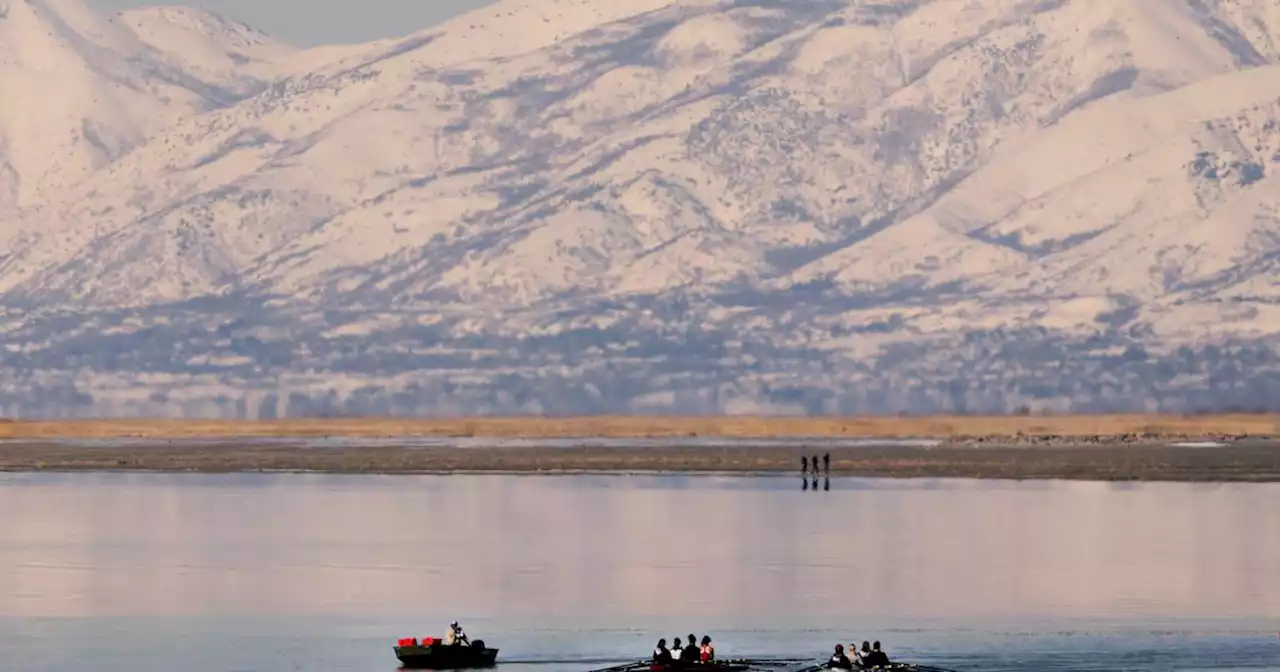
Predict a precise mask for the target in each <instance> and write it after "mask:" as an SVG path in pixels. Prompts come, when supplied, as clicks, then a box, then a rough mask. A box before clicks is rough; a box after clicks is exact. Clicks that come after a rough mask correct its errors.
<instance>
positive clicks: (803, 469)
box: [800, 455, 818, 476]
mask: <svg viewBox="0 0 1280 672" xmlns="http://www.w3.org/2000/svg"><path fill="white" fill-rule="evenodd" d="M813 468H814V469H817V468H818V465H816V464H815V465H813ZM800 473H801V474H802V475H804V476H808V475H809V456H808V455H801V456H800Z"/></svg>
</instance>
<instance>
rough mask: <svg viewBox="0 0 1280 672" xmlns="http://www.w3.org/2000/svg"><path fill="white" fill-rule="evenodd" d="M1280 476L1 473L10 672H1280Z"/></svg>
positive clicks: (2, 615)
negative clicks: (703, 667) (448, 652)
mask: <svg viewBox="0 0 1280 672" xmlns="http://www.w3.org/2000/svg"><path fill="white" fill-rule="evenodd" d="M1277 512H1280V486H1275V485H1224V486H1219V485H1182V484H1178V485H1174V484H1144V485H1119V484H1104V483H1063V482H1033V483H1022V484H1015V483H1008V482H998V481H868V480H857V479H835V480H833V481H832V482H831V490H830V491H819V492H812V491H808V492H806V491H802V490H801V488H800V481H799V478H798V477H793V478H764V477H761V478H720V477H708V476H669V477H660V476H630V477H626V476H617V477H611V476H565V477H551V476H539V477H520V476H446V477H410V476H391V477H365V476H304V475H236V476H199V475H159V474H156V475H140V474H131V475H124V474H120V475H112V474H92V475H71V476H56V475H0V516H3V519H2V521H0V522H2V523H3V524H0V570H2V571H0V670H32V671H41V672H43V671H46V670H48V671H53V670H95V671H102V672H117V671H119V672H124V671H126V670H128V671H129V672H141V671H150V670H157V671H159V670H164V671H166V672H176V671H178V670H182V671H190V670H210V671H211V672H217V671H237V672H238V671H244V672H249V671H255V672H276V671H283V670H333V671H344V670H361V671H365V670H367V671H387V672H389V671H390V670H394V669H396V667H397V662H396V660H395V658H394V656H393V654H392V652H391V647H392V644H393V643H394V641H395V639H396V638H398V637H407V636H417V637H422V636H424V635H437V636H438V635H440V634H443V631H444V628H445V625H446V624H447V623H448V621H449V620H450V619H451V618H457V619H459V620H460V621H462V623H463V625H464V626H465V627H466V628H467V630H468V632H469V634H471V636H472V637H473V638H476V637H479V638H483V639H485V641H486V642H488V643H489V644H490V645H496V646H498V647H500V648H501V650H502V651H501V653H500V656H499V659H500V660H506V661H523V662H511V663H509V664H506V665H502V666H501V667H500V668H499V670H516V671H526V670H528V671H535V670H536V671H546V672H556V671H559V670H564V671H569V672H585V671H586V670H590V669H592V668H598V667H603V666H605V665H606V664H609V663H611V662H615V661H616V662H623V661H627V660H634V659H637V658H640V657H643V656H645V655H647V653H648V651H649V650H650V649H651V648H652V646H653V643H654V642H655V641H656V640H657V638H658V637H665V638H667V639H668V640H670V639H671V638H672V637H673V636H675V635H687V634H688V633H690V632H694V633H697V634H698V635H699V636H701V635H702V634H703V633H709V634H711V635H712V636H713V637H714V638H715V640H716V643H717V651H718V652H719V654H720V656H721V657H736V656H750V655H770V656H805V655H812V656H815V657H816V656H825V654H826V653H827V652H829V651H830V648H831V646H832V645H834V644H835V643H836V642H838V641H840V642H844V643H846V644H848V642H850V641H851V640H857V641H859V642H860V641H861V640H863V639H879V640H881V641H882V642H884V643H885V645H886V648H887V649H888V651H889V653H890V654H891V655H894V656H895V657H896V658H901V659H904V660H909V661H912V662H922V663H930V664H935V665H942V666H945V667H949V668H953V669H956V670H992V671H995V670H1060V671H1067V670H1072V671H1075V670H1079V671H1088V670H1136V671H1146V670H1152V671H1155V670H1243V669H1250V670H1280V516H1278V515H1277Z"/></svg>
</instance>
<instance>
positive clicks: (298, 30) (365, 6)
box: [90, 0, 493, 46]
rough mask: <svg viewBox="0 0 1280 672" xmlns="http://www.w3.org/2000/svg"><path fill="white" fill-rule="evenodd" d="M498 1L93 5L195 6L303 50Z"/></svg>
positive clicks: (147, 0)
mask: <svg viewBox="0 0 1280 672" xmlns="http://www.w3.org/2000/svg"><path fill="white" fill-rule="evenodd" d="M492 1H493V0H90V2H91V4H94V5H96V6H98V7H100V8H103V9H108V10H115V9H123V8H126V7H137V6H140V5H157V4H164V5H191V6H196V7H201V8H203V9H207V10H209V11H212V12H217V13H218V14H221V15H223V16H225V17H227V18H229V19H235V20H237V21H243V22H244V23H247V24H249V25H250V26H253V27H254V28H257V29H258V30H261V31H263V32H265V33H267V34H269V35H271V36H273V37H277V38H280V39H282V40H284V41H286V42H291V43H293V44H296V45H298V46H312V45H316V44H330V43H334V42H364V41H367V40H374V39H378V38H380V37H395V36H399V35H407V34H409V33H412V32H414V31H417V30H421V29H423V28H427V27H429V26H432V25H434V24H436V23H439V22H441V21H443V20H445V19H448V18H450V17H453V16H457V15H458V14H462V13H464V12H467V11H469V10H472V9H475V8H477V7H482V6H484V5H487V4H489V3H490V2H492Z"/></svg>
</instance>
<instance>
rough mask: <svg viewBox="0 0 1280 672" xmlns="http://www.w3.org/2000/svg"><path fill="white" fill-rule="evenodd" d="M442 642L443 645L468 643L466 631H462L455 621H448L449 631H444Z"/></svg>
mask: <svg viewBox="0 0 1280 672" xmlns="http://www.w3.org/2000/svg"><path fill="white" fill-rule="evenodd" d="M444 644H445V646H458V645H460V644H470V642H469V641H467V633H465V632H463V631H462V627H461V626H459V625H458V622H457V621H450V622H449V632H447V633H445V636H444Z"/></svg>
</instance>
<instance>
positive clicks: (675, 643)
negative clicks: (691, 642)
mask: <svg viewBox="0 0 1280 672" xmlns="http://www.w3.org/2000/svg"><path fill="white" fill-rule="evenodd" d="M682 641H684V640H682V639H680V638H679V637H678V636H677V637H672V638H671V660H672V662H674V661H677V660H680V658H681V657H683V656H684V650H683V648H684V645H683V644H682V643H681V642H682Z"/></svg>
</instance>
